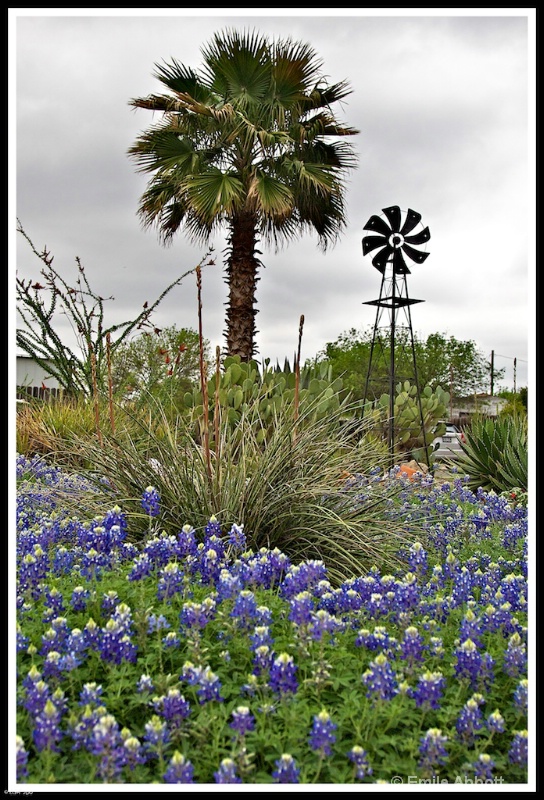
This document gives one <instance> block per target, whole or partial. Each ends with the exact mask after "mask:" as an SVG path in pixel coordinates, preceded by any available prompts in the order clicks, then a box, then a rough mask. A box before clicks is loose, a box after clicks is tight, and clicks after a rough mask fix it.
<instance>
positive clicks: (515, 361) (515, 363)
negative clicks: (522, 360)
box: [514, 358, 518, 398]
mask: <svg viewBox="0 0 544 800" xmlns="http://www.w3.org/2000/svg"><path fill="white" fill-rule="evenodd" d="M517 363H518V360H517V358H515V359H514V398H515V394H516V365H517Z"/></svg>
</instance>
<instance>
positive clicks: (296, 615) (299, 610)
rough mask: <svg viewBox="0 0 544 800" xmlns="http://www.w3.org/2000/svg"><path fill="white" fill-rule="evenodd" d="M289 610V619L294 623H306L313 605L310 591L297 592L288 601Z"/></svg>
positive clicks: (309, 618)
mask: <svg viewBox="0 0 544 800" xmlns="http://www.w3.org/2000/svg"><path fill="white" fill-rule="evenodd" d="M289 605H290V607H291V610H290V612H289V619H290V621H291V622H294V623H295V625H306V624H307V623H308V622H310V620H311V616H312V611H313V607H314V603H313V598H312V595H311V594H310V592H308V591H304V592H299V593H298V594H297V595H295V597H293V598H292V599H291V600H290V601H289Z"/></svg>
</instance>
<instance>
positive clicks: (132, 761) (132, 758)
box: [119, 733, 146, 770]
mask: <svg viewBox="0 0 544 800" xmlns="http://www.w3.org/2000/svg"><path fill="white" fill-rule="evenodd" d="M121 735H122V733H121ZM119 760H120V762H121V764H122V765H123V766H125V767H128V768H129V769H130V770H133V769H135V768H136V767H137V766H138V765H139V764H145V762H146V757H145V755H144V749H143V747H142V745H141V743H140V741H139V740H138V739H137V738H136V737H135V736H127V737H126V738H123V746H122V750H121V752H120V753H119Z"/></svg>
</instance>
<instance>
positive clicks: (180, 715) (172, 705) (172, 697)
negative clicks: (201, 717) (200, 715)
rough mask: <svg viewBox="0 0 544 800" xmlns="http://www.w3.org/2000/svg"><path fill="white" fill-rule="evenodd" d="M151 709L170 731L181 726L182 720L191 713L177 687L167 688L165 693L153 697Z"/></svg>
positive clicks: (188, 705)
mask: <svg viewBox="0 0 544 800" xmlns="http://www.w3.org/2000/svg"><path fill="white" fill-rule="evenodd" d="M152 705H153V709H154V710H155V711H156V712H157V714H158V715H160V716H161V717H162V718H163V719H164V720H165V721H166V722H167V723H168V729H169V730H170V731H173V730H176V729H179V728H181V726H182V723H183V720H184V719H186V718H187V717H188V716H189V714H190V713H191V706H190V704H189V703H188V701H187V700H186V699H185V698H184V696H183V695H182V694H181V692H180V691H179V689H169V690H168V693H167V694H166V695H163V696H162V697H154V698H153V700H152Z"/></svg>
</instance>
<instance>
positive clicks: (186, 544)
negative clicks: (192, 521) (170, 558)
mask: <svg viewBox="0 0 544 800" xmlns="http://www.w3.org/2000/svg"><path fill="white" fill-rule="evenodd" d="M177 544H178V548H177V549H178V554H179V555H180V556H181V557H184V556H195V555H196V548H197V541H196V531H195V529H194V528H193V527H192V526H191V525H184V526H183V528H182V529H181V531H180V532H179V533H178V540H177Z"/></svg>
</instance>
